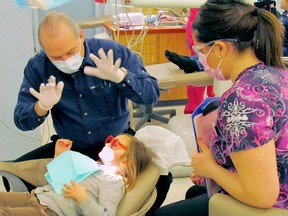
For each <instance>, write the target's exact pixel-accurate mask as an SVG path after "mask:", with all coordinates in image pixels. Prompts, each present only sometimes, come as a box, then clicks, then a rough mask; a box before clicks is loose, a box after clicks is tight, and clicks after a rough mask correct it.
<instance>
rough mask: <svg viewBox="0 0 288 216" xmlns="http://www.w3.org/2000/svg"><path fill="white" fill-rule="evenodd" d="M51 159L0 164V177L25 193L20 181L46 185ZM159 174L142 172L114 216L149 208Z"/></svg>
mask: <svg viewBox="0 0 288 216" xmlns="http://www.w3.org/2000/svg"><path fill="white" fill-rule="evenodd" d="M51 160H52V159H39V160H30V161H23V162H16V163H9V162H0V175H1V176H4V177H5V178H7V179H8V181H9V184H10V188H11V190H12V191H15V192H24V191H27V188H26V186H25V184H24V183H23V181H22V179H23V180H24V181H26V182H28V183H30V184H32V185H34V186H35V187H38V186H43V185H46V184H47V181H46V179H45V177H44V173H45V172H46V171H47V170H46V165H47V164H48V163H49V162H50V161H51ZM159 175H160V172H159V169H158V168H157V167H156V166H155V165H151V166H149V167H147V168H146V170H145V171H144V172H142V173H141V174H140V175H139V176H138V178H137V180H136V183H135V186H134V187H133V189H132V190H130V191H128V192H126V193H125V194H124V196H123V198H122V199H121V201H120V203H119V205H118V209H117V213H116V216H141V215H145V213H146V212H147V211H148V210H149V209H150V208H151V206H152V205H153V203H154V202H155V200H156V196H157V191H156V188H155V185H156V183H157V181H158V178H159Z"/></svg>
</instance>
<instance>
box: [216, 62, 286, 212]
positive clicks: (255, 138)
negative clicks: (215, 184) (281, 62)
mask: <svg viewBox="0 0 288 216" xmlns="http://www.w3.org/2000/svg"><path fill="white" fill-rule="evenodd" d="M218 112H219V113H218V118H217V123H216V131H217V135H216V136H215V137H214V139H213V141H212V143H211V149H212V153H213V155H214V157H215V158H216V160H217V162H218V163H219V164H220V165H222V166H223V167H224V168H227V169H229V170H230V171H233V172H236V170H235V167H234V165H233V163H232V160H231V158H230V153H231V152H238V151H242V150H247V149H252V148H257V147H259V146H262V145H264V144H266V143H268V142H269V141H270V140H272V139H274V140H275V146H276V157H277V166H278V176H279V181H280V193H279V196H278V199H277V202H276V203H275V204H274V207H277V208H283V209H288V71H286V70H283V69H277V68H273V67H267V66H265V65H264V64H263V63H259V64H257V65H254V66H251V67H250V68H247V69H246V70H244V71H243V72H242V73H241V74H240V75H239V76H238V78H237V80H236V82H235V83H234V84H233V86H232V87H231V88H230V89H229V90H227V91H226V92H225V93H224V94H223V95H222V97H221V99H220V104H219V109H218Z"/></svg>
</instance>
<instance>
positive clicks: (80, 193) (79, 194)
mask: <svg viewBox="0 0 288 216" xmlns="http://www.w3.org/2000/svg"><path fill="white" fill-rule="evenodd" d="M62 191H63V193H64V197H65V198H72V199H74V200H75V201H76V202H77V203H78V204H80V203H82V202H83V201H84V200H86V199H87V197H88V194H87V190H86V187H85V186H84V185H79V184H78V183H77V182H75V181H73V180H72V181H71V185H69V184H64V188H62Z"/></svg>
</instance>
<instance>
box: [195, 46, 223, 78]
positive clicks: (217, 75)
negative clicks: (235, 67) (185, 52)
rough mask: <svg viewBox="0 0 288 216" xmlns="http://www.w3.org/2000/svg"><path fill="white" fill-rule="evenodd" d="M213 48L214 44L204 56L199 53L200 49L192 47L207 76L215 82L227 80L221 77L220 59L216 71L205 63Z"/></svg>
mask: <svg viewBox="0 0 288 216" xmlns="http://www.w3.org/2000/svg"><path fill="white" fill-rule="evenodd" d="M213 42H214V41H213ZM213 46H214V44H213V45H212V47H211V48H210V50H209V51H208V53H207V54H206V55H205V54H203V53H201V51H200V49H199V48H198V49H197V47H194V51H195V52H196V53H197V55H198V57H199V61H200V63H201V64H202V65H203V67H204V70H205V72H206V73H207V74H209V75H210V76H212V77H213V78H215V79H216V80H228V79H226V78H225V77H224V76H223V73H222V70H221V69H220V65H221V63H222V58H221V59H220V62H219V64H218V66H217V68H216V69H215V68H211V67H210V66H209V64H208V62H207V57H208V55H209V54H210V52H211V50H212V49H213Z"/></svg>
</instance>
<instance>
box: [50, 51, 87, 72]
mask: <svg viewBox="0 0 288 216" xmlns="http://www.w3.org/2000/svg"><path fill="white" fill-rule="evenodd" d="M80 50H81V48H80V49H79V51H78V52H77V53H76V54H75V55H73V56H71V57H70V58H68V59H66V60H65V61H53V60H51V62H52V63H53V64H54V65H55V67H57V68H58V69H59V70H61V71H62V72H63V73H67V74H72V73H75V72H77V71H78V70H79V68H80V67H81V64H82V62H83V59H84V58H83V57H82V56H81V54H80Z"/></svg>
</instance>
